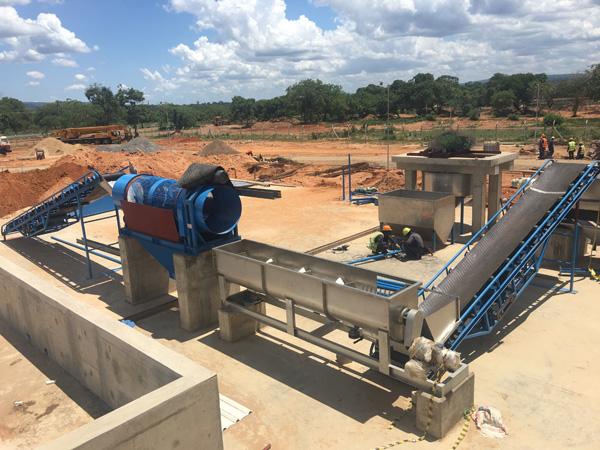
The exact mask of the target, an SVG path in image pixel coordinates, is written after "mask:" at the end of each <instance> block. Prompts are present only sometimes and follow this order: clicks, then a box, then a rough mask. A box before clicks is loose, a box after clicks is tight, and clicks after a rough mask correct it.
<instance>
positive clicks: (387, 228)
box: [381, 225, 392, 231]
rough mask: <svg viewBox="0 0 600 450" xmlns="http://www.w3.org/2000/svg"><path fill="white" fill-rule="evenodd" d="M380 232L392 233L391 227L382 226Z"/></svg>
mask: <svg viewBox="0 0 600 450" xmlns="http://www.w3.org/2000/svg"><path fill="white" fill-rule="evenodd" d="M381 231H392V227H390V226H389V225H384V226H383V228H382V229H381Z"/></svg>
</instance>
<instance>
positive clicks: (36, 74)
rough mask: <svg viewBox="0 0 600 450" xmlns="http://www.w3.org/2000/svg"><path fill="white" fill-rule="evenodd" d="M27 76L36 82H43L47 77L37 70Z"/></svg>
mask: <svg viewBox="0 0 600 450" xmlns="http://www.w3.org/2000/svg"><path fill="white" fill-rule="evenodd" d="M27 76H28V77H30V78H33V79H34V80H41V79H43V78H44V77H45V76H46V75H44V74H43V73H42V72H38V71H37V70H32V71H30V72H27Z"/></svg>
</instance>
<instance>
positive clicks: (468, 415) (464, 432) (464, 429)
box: [452, 406, 475, 450]
mask: <svg viewBox="0 0 600 450" xmlns="http://www.w3.org/2000/svg"><path fill="white" fill-rule="evenodd" d="M473 411H475V407H474V406H473V407H472V408H471V409H468V410H466V411H465V424H464V425H463V427H462V430H460V434H459V435H458V439H457V440H456V442H455V443H454V445H453V446H452V450H456V447H458V446H459V445H460V443H461V442H462V440H463V439H464V438H465V436H466V435H467V432H468V431H469V424H470V423H471V414H473Z"/></svg>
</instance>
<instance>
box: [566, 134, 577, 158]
mask: <svg viewBox="0 0 600 450" xmlns="http://www.w3.org/2000/svg"><path fill="white" fill-rule="evenodd" d="M567 152H569V159H573V158H574V156H575V141H574V140H573V138H569V146H568V147H567Z"/></svg>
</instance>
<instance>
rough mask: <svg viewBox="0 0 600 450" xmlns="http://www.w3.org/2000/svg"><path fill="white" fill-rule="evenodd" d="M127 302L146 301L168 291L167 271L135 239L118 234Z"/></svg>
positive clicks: (134, 303)
mask: <svg viewBox="0 0 600 450" xmlns="http://www.w3.org/2000/svg"><path fill="white" fill-rule="evenodd" d="M119 249H120V250H121V261H122V265H123V281H124V282H125V295H126V300H127V302H129V303H131V304H132V305H137V304H138V303H143V302H147V301H149V300H152V299H154V298H157V297H161V296H163V295H166V294H168V293H169V272H168V271H167V269H165V268H164V267H163V266H162V265H161V264H160V263H159V262H158V261H157V260H156V258H154V256H152V255H151V254H150V252H149V251H148V250H146V249H145V248H144V247H143V246H142V244H140V243H139V242H138V241H137V239H135V238H132V237H129V236H119Z"/></svg>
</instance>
